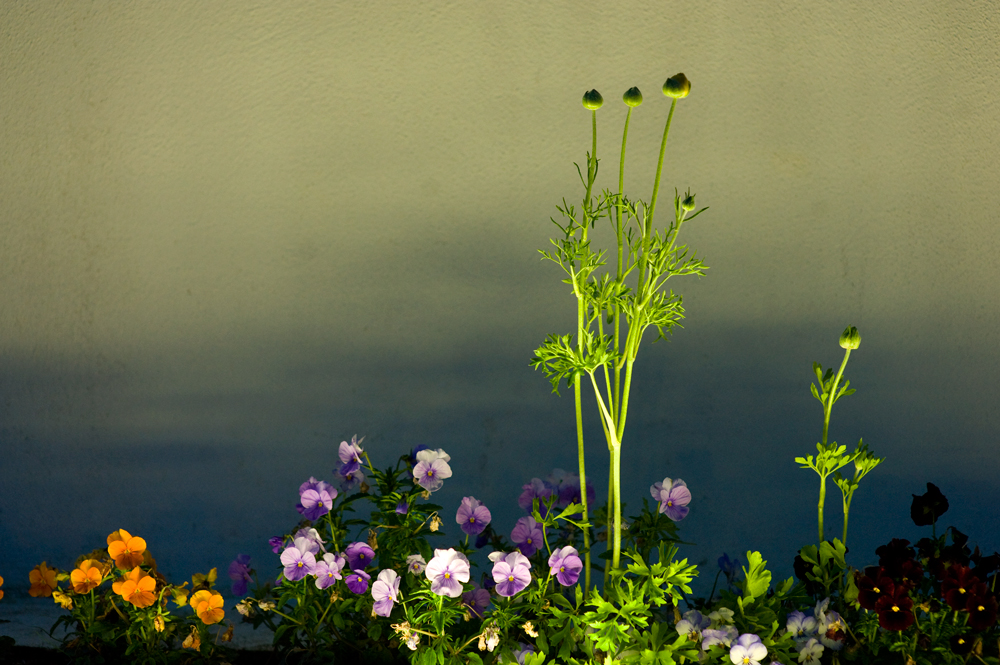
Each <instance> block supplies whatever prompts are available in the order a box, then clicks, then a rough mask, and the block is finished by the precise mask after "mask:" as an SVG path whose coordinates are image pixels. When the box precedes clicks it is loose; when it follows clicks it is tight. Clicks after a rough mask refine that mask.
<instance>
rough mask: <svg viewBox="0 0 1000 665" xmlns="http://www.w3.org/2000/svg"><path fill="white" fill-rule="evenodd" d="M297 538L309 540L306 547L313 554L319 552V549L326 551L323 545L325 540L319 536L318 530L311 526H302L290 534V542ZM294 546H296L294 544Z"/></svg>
mask: <svg viewBox="0 0 1000 665" xmlns="http://www.w3.org/2000/svg"><path fill="white" fill-rule="evenodd" d="M299 538H303V539H305V540H307V541H309V545H308V546H307V547H308V548H309V551H310V552H312V553H313V554H319V552H320V550H322V551H324V552H326V547H324V544H325V543H326V541H325V540H323V539H322V538H321V537H320V535H319V531H317V530H316V529H314V528H312V527H303V528H301V529H299V530H298V531H296V532H295V535H294V536H292V542H294V541H296V540H298V539H299ZM296 547H298V546H297V545H296ZM299 549H301V548H299Z"/></svg>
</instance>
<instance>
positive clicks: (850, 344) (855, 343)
mask: <svg viewBox="0 0 1000 665" xmlns="http://www.w3.org/2000/svg"><path fill="white" fill-rule="evenodd" d="M859 346H861V335H859V334H858V329H857V328H855V327H854V326H851V327H850V328H847V329H846V330H844V332H843V333H842V334H841V335H840V348H842V349H856V348H858V347H859Z"/></svg>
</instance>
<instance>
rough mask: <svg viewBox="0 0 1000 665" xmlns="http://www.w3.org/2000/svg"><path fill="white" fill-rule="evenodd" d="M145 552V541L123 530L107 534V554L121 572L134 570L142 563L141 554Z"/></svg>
mask: <svg viewBox="0 0 1000 665" xmlns="http://www.w3.org/2000/svg"><path fill="white" fill-rule="evenodd" d="M145 551H146V541H145V540H143V539H142V538H140V537H139V536H133V535H132V534H130V533H129V532H128V531H126V530H125V529H118V530H117V531H112V532H111V533H110V534H108V554H110V555H111V558H112V559H114V560H115V565H116V566H118V567H119V568H121V569H122V570H128V569H129V568H135V567H136V566H138V565H139V564H140V563H142V553H143V552H145Z"/></svg>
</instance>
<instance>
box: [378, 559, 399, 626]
mask: <svg viewBox="0 0 1000 665" xmlns="http://www.w3.org/2000/svg"><path fill="white" fill-rule="evenodd" d="M399 579H400V578H399V575H397V574H396V571H395V570H392V569H391V568H386V569H385V570H383V571H382V572H381V573H379V574H378V579H377V580H375V583H374V584H372V598H374V599H375V605H374V607H372V612H374V613H375V614H377V615H379V616H380V617H387V616H389V614H390V613H391V612H392V606H393V605H394V604H395V602H396V598H397V596H398V595H399Z"/></svg>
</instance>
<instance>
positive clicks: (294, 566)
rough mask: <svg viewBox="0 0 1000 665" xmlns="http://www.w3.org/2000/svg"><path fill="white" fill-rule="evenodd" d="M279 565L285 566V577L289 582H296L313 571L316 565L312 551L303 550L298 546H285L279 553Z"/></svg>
mask: <svg viewBox="0 0 1000 665" xmlns="http://www.w3.org/2000/svg"><path fill="white" fill-rule="evenodd" d="M281 565H283V566H284V567H285V571H284V574H285V579H287V580H288V581H289V582H298V581H299V580H301V579H302V578H303V577H305V576H306V575H310V574H312V572H313V568H315V567H316V557H315V556H313V553H312V552H308V551H306V552H303V551H302V550H300V549H299V548H297V547H295V546H292V547H286V548H285V551H284V552H282V553H281Z"/></svg>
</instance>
